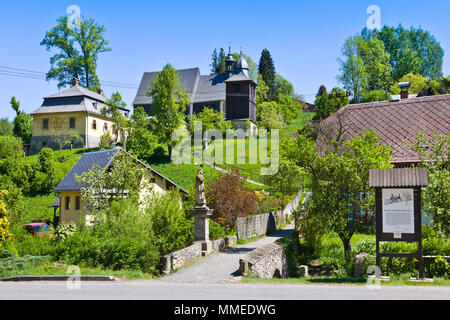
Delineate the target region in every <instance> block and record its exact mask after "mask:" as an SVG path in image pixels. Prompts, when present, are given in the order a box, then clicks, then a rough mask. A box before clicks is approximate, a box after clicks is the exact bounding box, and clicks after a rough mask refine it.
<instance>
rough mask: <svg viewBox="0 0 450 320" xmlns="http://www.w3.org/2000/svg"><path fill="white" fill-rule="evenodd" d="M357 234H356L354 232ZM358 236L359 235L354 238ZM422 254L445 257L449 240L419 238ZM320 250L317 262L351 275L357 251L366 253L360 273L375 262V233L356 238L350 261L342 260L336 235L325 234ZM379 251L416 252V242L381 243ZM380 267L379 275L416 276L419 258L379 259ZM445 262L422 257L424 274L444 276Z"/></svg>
mask: <svg viewBox="0 0 450 320" xmlns="http://www.w3.org/2000/svg"><path fill="white" fill-rule="evenodd" d="M355 236H357V235H355ZM356 239H358V238H356ZM422 244H423V255H424V256H448V255H450V241H449V240H448V239H446V238H443V237H427V238H424V239H423V241H422ZM321 247H322V248H321V249H320V251H319V257H320V261H321V263H322V264H323V265H325V266H326V267H328V268H330V269H333V270H335V271H336V272H337V273H338V274H339V273H340V274H341V275H347V276H350V277H351V276H353V271H354V269H353V267H354V258H355V256H356V255H357V254H359V253H362V252H364V253H367V255H366V257H365V259H364V265H363V272H365V270H366V269H367V267H368V266H370V265H375V263H376V242H375V236H372V237H370V238H367V236H365V237H363V240H361V241H358V242H357V243H355V244H354V245H353V247H352V253H351V256H352V259H351V261H350V262H349V263H346V262H345V258H344V252H343V248H342V246H340V240H339V238H338V237H337V235H334V236H333V235H332V236H329V235H327V236H325V237H324V238H323V239H322V241H321ZM380 251H381V252H392V253H409V252H417V243H406V242H381V243H380ZM380 263H381V265H380V268H381V271H382V274H384V275H391V276H399V275H405V274H410V275H413V276H418V260H417V259H410V258H381V259H380ZM447 268H448V261H446V260H445V259H443V258H442V257H441V258H439V257H438V258H436V259H424V271H425V276H427V277H443V276H445V275H446V273H445V272H447V274H448V273H449V272H448V271H446V270H448V269H447Z"/></svg>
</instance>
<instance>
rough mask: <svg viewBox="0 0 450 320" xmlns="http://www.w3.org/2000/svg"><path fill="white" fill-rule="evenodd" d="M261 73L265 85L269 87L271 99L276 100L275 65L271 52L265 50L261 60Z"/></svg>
mask: <svg viewBox="0 0 450 320" xmlns="http://www.w3.org/2000/svg"><path fill="white" fill-rule="evenodd" d="M259 73H260V74H261V75H262V79H263V80H264V83H265V84H266V85H268V86H269V99H270V100H275V99H276V96H277V94H276V90H275V75H276V73H275V64H274V62H273V60H272V57H271V55H270V52H269V50H267V49H264V50H263V51H262V53H261V59H260V60H259Z"/></svg>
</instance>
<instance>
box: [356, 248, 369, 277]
mask: <svg viewBox="0 0 450 320" xmlns="http://www.w3.org/2000/svg"><path fill="white" fill-rule="evenodd" d="M366 256H367V253H364V252H362V253H360V254H358V255H356V257H355V273H354V275H353V276H354V277H355V278H361V277H362V276H363V275H364V270H363V266H364V260H365V258H366Z"/></svg>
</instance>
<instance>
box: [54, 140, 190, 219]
mask: <svg viewBox="0 0 450 320" xmlns="http://www.w3.org/2000/svg"><path fill="white" fill-rule="evenodd" d="M119 152H125V153H126V154H127V155H129V156H130V157H132V158H133V159H134V160H135V161H136V163H137V165H140V166H142V167H144V168H146V169H148V170H149V172H150V173H151V181H145V180H143V181H141V186H140V198H141V200H143V201H145V199H148V200H150V198H149V195H151V194H152V192H156V193H164V192H166V190H168V189H169V188H177V189H178V190H179V191H180V192H181V193H182V194H186V195H187V194H188V192H187V191H186V190H184V189H183V188H181V187H179V186H178V185H176V184H175V183H173V182H172V181H170V180H169V179H167V178H166V177H164V176H163V175H162V174H160V173H159V172H157V171H155V170H153V169H152V168H151V167H149V166H148V165H146V164H145V163H143V162H141V161H139V160H138V159H136V158H134V157H133V156H132V155H130V154H129V153H127V152H126V151H123V150H122V149H121V148H113V149H110V150H106V151H97V152H88V153H85V154H83V156H82V157H81V158H80V159H79V160H78V162H77V163H76V164H75V165H74V166H73V168H72V169H71V170H70V171H69V173H68V174H67V175H66V176H65V177H64V179H63V180H62V181H61V182H60V183H59V184H58V185H57V186H56V188H55V192H56V193H59V198H58V199H57V200H56V201H55V203H54V204H55V206H58V205H59V207H60V215H59V222H63V223H67V222H75V223H78V222H79V219H80V215H84V216H86V218H87V219H86V220H87V221H89V218H90V214H89V212H87V210H85V208H84V207H83V200H82V196H81V189H82V188H88V187H89V186H86V185H79V184H78V183H77V181H76V178H75V176H76V175H78V176H81V175H82V174H83V173H84V172H88V171H89V170H90V169H92V167H93V166H98V167H99V168H101V169H108V168H110V167H111V166H112V165H113V164H114V160H115V158H116V156H117V154H118V153H119Z"/></svg>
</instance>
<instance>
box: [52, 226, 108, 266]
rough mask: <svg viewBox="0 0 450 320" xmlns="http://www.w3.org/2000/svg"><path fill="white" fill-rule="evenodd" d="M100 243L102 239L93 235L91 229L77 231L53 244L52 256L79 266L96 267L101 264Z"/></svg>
mask: <svg viewBox="0 0 450 320" xmlns="http://www.w3.org/2000/svg"><path fill="white" fill-rule="evenodd" d="M102 243H103V242H102V239H99V238H97V237H95V236H93V235H92V232H91V231H89V230H82V231H78V232H76V233H75V234H74V235H73V236H72V237H70V238H67V239H65V240H64V241H61V242H58V243H57V244H55V250H54V252H53V258H54V259H55V260H58V261H64V262H66V263H70V264H75V265H79V266H80V267H96V266H99V265H101V263H100V262H101V261H100V260H101V259H100V252H101V246H102Z"/></svg>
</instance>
